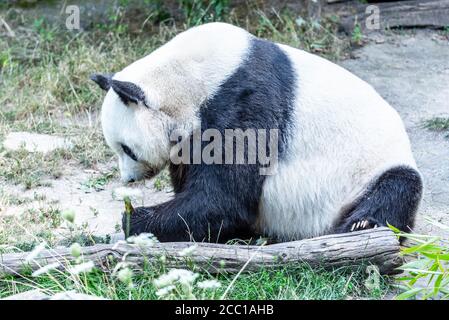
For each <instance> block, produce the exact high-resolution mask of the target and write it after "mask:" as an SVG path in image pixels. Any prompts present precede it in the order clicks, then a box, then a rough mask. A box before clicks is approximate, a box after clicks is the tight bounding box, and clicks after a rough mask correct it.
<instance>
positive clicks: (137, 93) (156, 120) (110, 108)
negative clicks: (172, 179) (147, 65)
mask: <svg viewBox="0 0 449 320" xmlns="http://www.w3.org/2000/svg"><path fill="white" fill-rule="evenodd" d="M91 78H92V80H93V81H95V82H96V83H97V84H98V85H99V86H100V87H101V88H102V89H103V90H106V91H107V94H106V97H105V99H104V102H103V106H102V110H101V123H102V128H103V134H104V137H105V139H106V142H107V143H108V145H109V146H110V147H111V148H112V149H113V150H114V152H115V153H116V154H117V156H118V163H119V168H120V173H121V179H122V181H123V182H132V181H137V180H141V179H143V178H151V177H152V176H154V175H155V174H157V173H158V172H159V171H160V170H161V169H162V168H163V167H164V166H165V165H166V164H167V161H168V159H169V152H170V146H171V143H170V139H169V135H170V131H171V128H172V127H173V119H172V118H171V117H170V116H169V115H168V114H166V113H164V112H161V111H160V110H158V108H157V107H156V106H155V102H154V101H151V97H149V96H148V95H147V94H146V93H145V89H144V88H142V87H141V86H140V85H139V84H136V83H133V82H129V81H122V80H117V79H116V76H115V75H98V74H96V75H93V76H92V77H91Z"/></svg>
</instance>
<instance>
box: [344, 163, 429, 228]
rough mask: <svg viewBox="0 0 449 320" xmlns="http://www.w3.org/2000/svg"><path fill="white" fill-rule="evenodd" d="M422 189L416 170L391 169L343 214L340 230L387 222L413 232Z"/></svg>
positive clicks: (405, 168) (385, 223)
mask: <svg viewBox="0 0 449 320" xmlns="http://www.w3.org/2000/svg"><path fill="white" fill-rule="evenodd" d="M422 188H423V187H422V180H421V176H420V174H419V173H418V172H417V171H416V170H415V169H412V168H409V167H394V168H392V169H389V170H388V171H386V172H384V173H383V174H382V175H381V176H380V177H378V178H377V180H376V181H374V182H373V183H372V184H371V185H370V186H369V187H368V189H367V191H366V192H365V193H364V194H363V196H361V197H360V198H359V199H358V200H357V201H355V203H354V204H353V205H352V206H351V208H350V209H348V210H347V211H346V212H345V213H344V214H343V215H342V219H341V220H340V221H339V223H338V224H337V226H336V229H335V231H336V233H344V232H352V231H357V230H363V229H369V228H376V227H380V226H386V225H387V224H390V225H392V226H394V227H396V228H398V229H399V230H401V231H405V232H408V231H410V230H411V228H413V225H414V220H415V214H416V211H417V209H418V205H419V202H420V200H421V196H422Z"/></svg>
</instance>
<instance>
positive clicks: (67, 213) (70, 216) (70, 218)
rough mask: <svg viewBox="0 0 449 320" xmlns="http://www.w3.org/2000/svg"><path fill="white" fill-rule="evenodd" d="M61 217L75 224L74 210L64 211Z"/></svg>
mask: <svg viewBox="0 0 449 320" xmlns="http://www.w3.org/2000/svg"><path fill="white" fill-rule="evenodd" d="M61 217H62V218H63V219H64V220H66V221H68V222H70V223H73V222H74V221H75V211H73V210H64V211H62V212H61Z"/></svg>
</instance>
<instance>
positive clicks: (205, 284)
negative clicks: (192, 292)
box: [197, 280, 221, 290]
mask: <svg viewBox="0 0 449 320" xmlns="http://www.w3.org/2000/svg"><path fill="white" fill-rule="evenodd" d="M197 286H198V288H200V289H209V290H214V289H218V288H220V287H221V283H220V282H218V281H217V280H204V281H201V282H198V283H197Z"/></svg>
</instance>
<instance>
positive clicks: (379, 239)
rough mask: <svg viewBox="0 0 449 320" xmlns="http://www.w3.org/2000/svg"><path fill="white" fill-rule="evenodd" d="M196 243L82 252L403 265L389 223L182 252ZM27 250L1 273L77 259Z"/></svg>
mask: <svg viewBox="0 0 449 320" xmlns="http://www.w3.org/2000/svg"><path fill="white" fill-rule="evenodd" d="M192 245H193V243H189V242H167V243H157V244H155V245H153V246H146V247H139V246H138V245H135V244H133V245H131V244H127V243H123V242H119V243H116V244H98V245H95V246H91V247H85V248H83V249H82V254H83V257H84V259H85V260H92V261H94V263H95V264H96V265H97V266H98V267H101V268H105V269H108V266H109V265H110V262H111V260H112V261H121V260H122V259H123V258H124V257H125V260H126V261H127V262H130V263H132V264H134V265H135V266H136V269H138V268H139V267H141V266H142V265H143V264H144V263H146V264H148V263H160V257H161V256H165V257H166V265H167V267H177V268H183V267H186V266H187V265H191V264H192V263H193V264H194V265H196V266H198V267H201V268H203V269H206V270H208V271H209V272H211V273H219V272H238V271H239V270H240V269H241V268H242V267H243V266H244V265H245V264H247V265H246V268H245V271H255V270H258V269H260V268H279V267H285V266H288V265H289V264H299V263H308V264H310V265H311V266H321V267H324V268H326V269H329V268H334V267H341V266H346V267H356V266H360V265H361V264H363V263H366V264H373V265H376V266H378V267H379V270H380V272H381V273H383V274H393V273H398V270H396V268H397V267H398V266H400V265H401V264H402V258H401V257H400V255H399V248H400V247H399V242H398V240H397V237H396V236H395V235H394V234H393V232H392V231H391V230H389V229H388V228H377V229H371V230H364V231H358V232H352V233H346V234H334V235H327V236H323V237H317V238H312V239H306V240H300V241H293V242H285V243H277V244H272V245H267V246H262V247H261V246H246V245H224V244H213V243H196V245H197V248H196V249H195V250H194V252H193V253H192V254H191V256H189V257H188V258H186V257H183V256H181V255H180V251H181V250H183V249H185V248H188V247H190V246H192ZM27 255H28V254H27V253H9V254H3V255H0V276H2V275H14V274H16V275H18V274H20V273H22V272H23V270H24V266H27V268H28V270H30V268H31V270H33V271H34V270H37V269H39V268H40V267H42V266H45V265H47V264H50V263H55V262H60V263H62V264H63V265H67V264H69V263H74V261H75V258H73V257H72V256H71V255H70V250H69V249H55V250H45V251H44V252H42V253H41V254H40V255H39V257H38V258H36V259H35V260H34V261H33V262H32V263H26V260H25V259H26V257H27ZM248 261H249V262H248ZM247 262H248V263H247Z"/></svg>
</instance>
